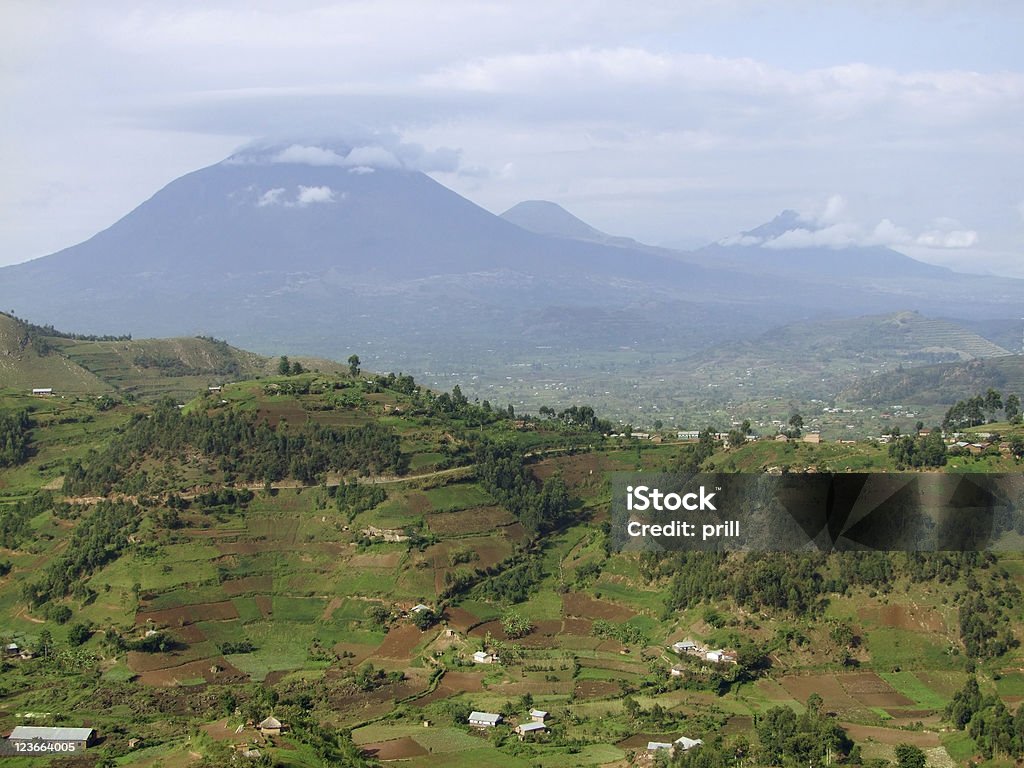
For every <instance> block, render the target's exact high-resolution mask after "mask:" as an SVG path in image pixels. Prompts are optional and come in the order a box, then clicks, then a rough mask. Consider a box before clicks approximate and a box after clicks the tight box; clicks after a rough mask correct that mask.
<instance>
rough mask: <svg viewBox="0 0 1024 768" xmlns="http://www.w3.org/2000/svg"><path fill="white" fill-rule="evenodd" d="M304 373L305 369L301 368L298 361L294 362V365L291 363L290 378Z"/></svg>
mask: <svg viewBox="0 0 1024 768" xmlns="http://www.w3.org/2000/svg"><path fill="white" fill-rule="evenodd" d="M305 372H306V369H305V368H303V367H302V363H300V362H299V361H298V360H296V361H295V362H294V363H292V370H291V373H292V376H298V375H299V374H300V373H305Z"/></svg>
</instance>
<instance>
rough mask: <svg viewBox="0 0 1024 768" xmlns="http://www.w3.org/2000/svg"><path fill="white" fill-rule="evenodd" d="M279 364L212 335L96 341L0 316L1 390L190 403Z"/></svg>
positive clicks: (337, 368) (318, 365) (306, 362)
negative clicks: (202, 394)
mask: <svg viewBox="0 0 1024 768" xmlns="http://www.w3.org/2000/svg"><path fill="white" fill-rule="evenodd" d="M295 362H299V363H301V364H302V365H303V366H305V367H306V368H307V369H309V370H317V371H322V372H324V373H340V372H342V371H344V370H346V368H347V366H344V365H342V364H340V363H336V362H333V361H330V360H324V359H322V358H314V357H305V356H299V357H296V358H295ZM277 365H278V360H277V358H270V357H265V356H262V355H257V354H254V353H252V352H246V351H244V350H241V349H237V348H235V347H232V346H230V345H229V344H227V343H226V342H223V341H220V340H218V339H214V338H211V337H195V338H177V339H132V338H131V337H130V336H122V337H110V338H106V337H102V338H95V337H88V336H82V335H79V334H68V333H62V332H60V331H58V330H55V329H54V328H53V327H51V326H46V327H41V326H36V325H31V324H29V323H26V322H24V321H21V320H18V319H17V318H14V317H12V316H10V315H7V314H4V313H0V388H9V389H14V390H30V389H34V388H37V387H38V388H51V389H53V390H55V391H56V393H57V394H60V395H68V394H70V395H80V394H83V393H107V394H111V393H115V392H116V393H120V394H123V395H130V396H132V397H139V398H142V399H154V398H157V397H160V396H163V395H169V396H172V397H176V398H180V399H188V398H191V397H193V396H194V395H195V394H196V393H197V392H200V391H203V390H205V389H206V388H207V387H210V386H219V385H220V384H223V383H224V382H226V381H233V380H236V379H246V378H252V377H253V376H256V375H259V374H271V373H274V372H275V371H276V368H277Z"/></svg>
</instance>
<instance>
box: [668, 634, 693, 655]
mask: <svg viewBox="0 0 1024 768" xmlns="http://www.w3.org/2000/svg"><path fill="white" fill-rule="evenodd" d="M672 650H673V651H675V652H676V653H693V652H694V651H696V650H697V644H696V643H695V642H694V641H693V640H691V639H690V638H686V639H685V640H680V641H679V642H678V643H672Z"/></svg>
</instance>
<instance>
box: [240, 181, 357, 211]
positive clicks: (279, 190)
mask: <svg viewBox="0 0 1024 768" xmlns="http://www.w3.org/2000/svg"><path fill="white" fill-rule="evenodd" d="M344 197H345V195H344V194H342V195H340V196H339V195H338V194H337V193H336V192H335V191H334V190H333V189H331V188H330V187H327V186H318V187H306V186H302V185H301V184H300V185H299V186H298V187H297V188H296V190H295V195H294V196H288V194H287V190H286V189H285V188H284V187H274V188H273V189H268V190H267V191H266V192H264V193H263V194H262V195H260V196H259V198H258V199H257V200H256V207H257V208H266V207H267V206H271V205H280V206H284V207H285V208H305V207H306V206H307V205H315V204H316V203H333V202H336V201H337V200H339V199H344Z"/></svg>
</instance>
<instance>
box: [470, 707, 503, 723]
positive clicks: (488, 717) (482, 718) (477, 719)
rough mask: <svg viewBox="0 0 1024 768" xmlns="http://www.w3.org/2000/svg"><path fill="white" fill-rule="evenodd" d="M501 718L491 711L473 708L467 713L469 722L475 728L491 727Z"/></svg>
mask: <svg viewBox="0 0 1024 768" xmlns="http://www.w3.org/2000/svg"><path fill="white" fill-rule="evenodd" d="M501 720H502V717H501V715H497V714H494V713H493V712H477V711H476V710H475V709H474V710H473V711H472V712H470V713H469V724H470V725H472V726H474V727H476V728H493V727H494V726H496V725H497V724H498V723H500V722H501Z"/></svg>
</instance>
